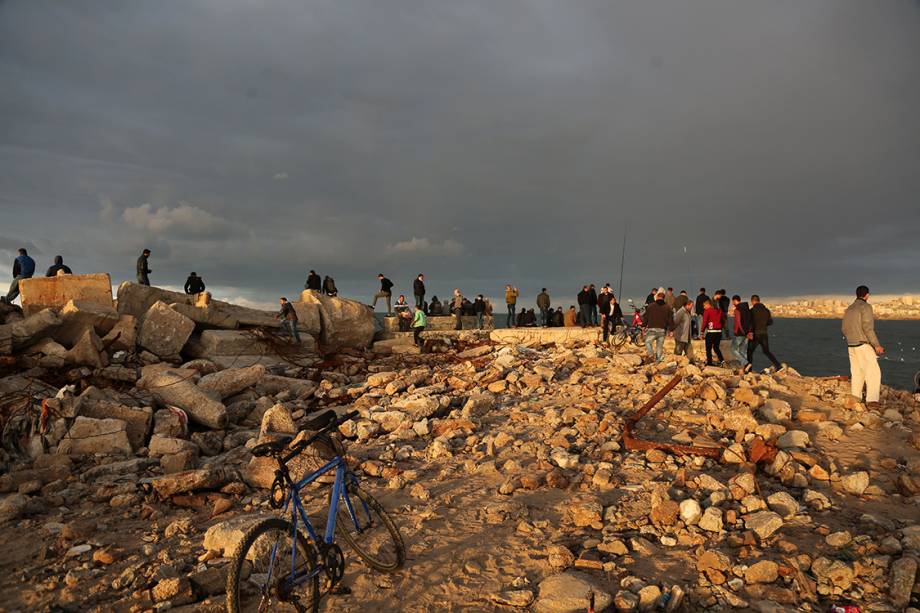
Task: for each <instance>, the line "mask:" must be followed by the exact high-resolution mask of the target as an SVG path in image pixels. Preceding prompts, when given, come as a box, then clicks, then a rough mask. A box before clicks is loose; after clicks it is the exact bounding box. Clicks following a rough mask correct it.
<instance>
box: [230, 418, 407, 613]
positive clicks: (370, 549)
mask: <svg viewBox="0 0 920 613" xmlns="http://www.w3.org/2000/svg"><path fill="white" fill-rule="evenodd" d="M357 414H358V412H357V411H352V412H351V413H348V414H345V415H343V416H341V417H337V416H336V413H335V411H326V412H325V413H323V414H321V415H320V416H319V417H317V418H315V419H314V420H312V422H311V424H310V426H309V427H308V428H309V429H310V430H314V429H316V430H318V431H317V432H316V433H315V434H313V435H312V436H310V437H308V438H303V439H301V440H297V439H295V438H294V437H290V436H286V437H281V438H279V439H277V440H274V441H271V442H268V443H262V444H261V445H256V446H255V447H253V449H252V455H254V456H256V457H265V456H271V457H273V458H274V459H275V460H276V461H277V463H278V470H277V471H276V472H275V481H274V483H273V484H272V488H271V493H270V498H269V504H270V505H271V506H272V508H275V509H283V511H282V512H281V517H272V518H270V519H264V520H262V521H259V522H258V523H256V524H255V525H253V526H252V527H251V528H250V529H249V530H248V531H247V532H246V535H245V536H244V537H243V539H242V541H241V542H240V544H239V546H238V547H237V549H236V551H235V552H234V554H233V557H232V559H231V562H230V570H229V571H228V573H227V610H228V611H229V612H230V613H240V612H249V611H258V612H260V613H261V612H263V611H279V610H295V611H298V612H303V611H313V612H316V611H318V610H319V603H320V599H321V596H322V594H321V593H320V579H321V578H322V579H324V590H323V593H327V592H328V591H330V590H332V589H333V588H334V587H335V586H336V584H338V582H339V581H340V580H341V579H342V577H343V576H344V574H345V556H344V554H343V552H342V549H341V548H340V547H339V546H338V545H337V544H336V542H335V537H336V535H338V536H339V537H341V538H342V540H344V541H345V542H346V543H348V545H349V546H350V547H351V549H352V550H354V552H355V553H356V554H357V555H358V557H360V558H361V559H362V560H363V561H364V562H365V563H366V564H367V565H368V566H370V567H371V568H373V569H375V570H378V571H381V572H394V571H396V570H398V569H399V568H402V566H403V564H404V563H405V560H406V548H405V545H404V544H403V541H402V537H401V536H400V534H399V530H398V529H397V527H396V524H394V523H393V520H392V519H390V517H389V515H387V513H386V511H385V510H384V509H383V507H382V506H380V503H378V502H377V501H376V500H375V499H374V498H373V497H372V496H371V495H370V494H368V493H367V492H365V491H364V490H363V489H361V487H360V485H359V483H358V478H357V476H356V475H355V474H354V473H353V472H352V471H351V470H349V469H348V466H347V465H346V463H345V459H344V455H345V450H344V448H343V447H342V444H341V442H340V441H339V440H338V439H337V438H334V437H332V436H330V433H331V432H333V431H334V430H336V429H337V428H338V426H339V425H341V424H342V423H344V422H346V421H348V420H350V419H352V418H354V417H355V416H357ZM292 441H293V442H292ZM306 449H313V450H314V452H315V453H319V454H320V455H321V456H326V457H324V458H323V459H324V460H328V461H326V463H325V464H324V465H323V466H322V467H320V468H319V469H318V470H315V471H313V472H312V473H310V474H308V475H307V476H305V477H304V478H303V479H300V480H299V481H296V482H295V481H294V480H293V479H292V478H291V474H290V471H289V469H288V466H287V464H288V462H290V461H291V460H293V459H294V458H297V457H298V456H299V455H300V454H301V453H303V452H304V450H306ZM328 456H331V458H329V457H328ZM330 471H335V480H334V481H333V483H332V486H331V489H330V492H329V507H328V515H327V516H326V520H325V522H326V528H325V533H324V534H323V536H322V537H320V536H319V535H318V534H317V532H316V530H315V529H314V528H313V524H312V523H311V522H310V520H309V518H308V517H307V513H306V511H304V506H303V502H302V500H301V490H302V489H303V488H305V487H306V486H308V485H309V484H311V483H313V482H314V481H316V480H317V479H319V478H320V477H321V476H323V475H325V474H326V473H329V472H330ZM288 512H290V520H287V519H284V516H285V515H286V514H287V513H288ZM304 530H305V531H306V533H305V532H304Z"/></svg>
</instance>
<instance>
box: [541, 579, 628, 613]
mask: <svg viewBox="0 0 920 613" xmlns="http://www.w3.org/2000/svg"><path fill="white" fill-rule="evenodd" d="M592 593H593V594H594V609H595V610H596V611H604V610H606V608H607V607H608V606H609V605H610V603H611V601H612V600H613V598H612V597H611V596H610V593H609V592H607V591H606V590H605V589H604V588H603V587H602V586H601V584H600V583H599V582H598V581H596V580H595V579H594V578H593V577H591V576H590V575H587V574H584V573H580V572H576V571H566V572H564V573H562V574H559V575H553V576H551V577H547V578H546V579H544V580H543V581H542V582H540V594H539V596H538V597H537V602H536V604H535V605H534V611H535V612H536V613H582V612H583V611H585V610H587V608H588V600H589V598H590V597H591V594H592Z"/></svg>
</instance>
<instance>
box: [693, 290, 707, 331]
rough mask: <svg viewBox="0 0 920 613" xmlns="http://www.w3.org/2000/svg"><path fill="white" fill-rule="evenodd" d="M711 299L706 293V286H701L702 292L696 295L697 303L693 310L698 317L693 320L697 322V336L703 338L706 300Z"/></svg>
mask: <svg viewBox="0 0 920 613" xmlns="http://www.w3.org/2000/svg"><path fill="white" fill-rule="evenodd" d="M707 300H709V296H707V295H706V288H705V287H701V288H700V293H699V294H698V295H697V297H696V305H695V307H694V309H693V312H694V313H695V314H696V317H694V318H693V320H694V321H695V322H696V337H697V338H703V313H704V312H705V311H706V304H705V303H706V301H707Z"/></svg>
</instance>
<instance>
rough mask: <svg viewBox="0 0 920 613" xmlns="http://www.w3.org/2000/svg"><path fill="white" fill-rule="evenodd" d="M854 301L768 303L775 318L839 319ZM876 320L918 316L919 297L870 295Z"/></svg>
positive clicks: (822, 299)
mask: <svg viewBox="0 0 920 613" xmlns="http://www.w3.org/2000/svg"><path fill="white" fill-rule="evenodd" d="M851 302H853V300H852V298H844V297H834V298H817V299H797V300H786V301H778V302H775V303H771V304H770V310H771V311H772V312H773V316H774V317H796V318H805V319H808V318H813V319H839V318H841V317H843V312H844V311H845V310H846V308H847V307H848V306H849V305H850V303H851ZM872 310H873V311H874V312H875V317H876V318H877V319H920V296H914V295H904V296H879V297H873V298H872Z"/></svg>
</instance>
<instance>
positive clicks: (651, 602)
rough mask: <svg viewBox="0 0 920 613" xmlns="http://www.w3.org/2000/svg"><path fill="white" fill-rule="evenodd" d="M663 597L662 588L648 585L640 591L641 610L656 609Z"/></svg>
mask: <svg viewBox="0 0 920 613" xmlns="http://www.w3.org/2000/svg"><path fill="white" fill-rule="evenodd" d="M660 597H661V588H660V587H658V586H657V585H646V586H645V587H644V588H642V589H641V590H639V610H640V611H650V610H651V609H652V608H654V607H655V604H656V603H657V602H658V599H659V598H660Z"/></svg>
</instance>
